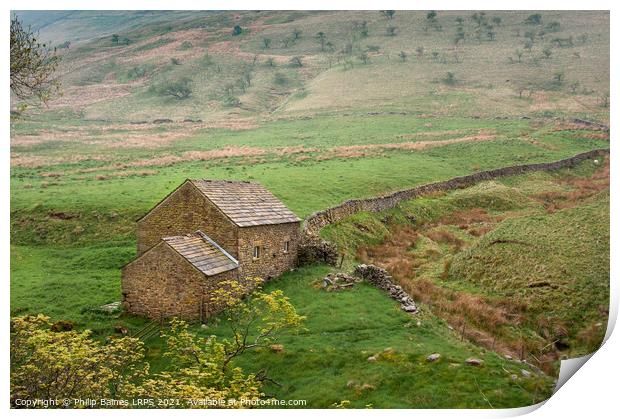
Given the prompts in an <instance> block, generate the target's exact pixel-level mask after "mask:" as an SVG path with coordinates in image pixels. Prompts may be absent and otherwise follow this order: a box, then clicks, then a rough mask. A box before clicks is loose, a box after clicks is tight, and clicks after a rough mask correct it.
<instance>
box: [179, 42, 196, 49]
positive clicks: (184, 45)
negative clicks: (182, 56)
mask: <svg viewBox="0 0 620 419" xmlns="http://www.w3.org/2000/svg"><path fill="white" fill-rule="evenodd" d="M191 48H193V45H192V43H191V42H189V41H183V43H182V44H181V47H180V48H179V49H180V50H182V51H185V50H188V49H191Z"/></svg>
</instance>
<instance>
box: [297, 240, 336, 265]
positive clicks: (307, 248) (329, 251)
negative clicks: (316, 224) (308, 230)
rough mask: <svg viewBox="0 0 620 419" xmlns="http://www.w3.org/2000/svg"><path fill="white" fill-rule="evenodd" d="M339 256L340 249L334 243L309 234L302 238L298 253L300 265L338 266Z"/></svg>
mask: <svg viewBox="0 0 620 419" xmlns="http://www.w3.org/2000/svg"><path fill="white" fill-rule="evenodd" d="M339 256H340V254H339V252H338V247H337V246H336V245H335V244H334V243H330V242H328V241H325V240H322V239H320V238H319V237H317V236H311V235H308V234H304V235H303V236H302V239H301V243H300V244H299V251H298V261H299V265H301V266H303V265H311V264H313V263H327V264H328V265H332V266H336V265H337V264H338V258H339Z"/></svg>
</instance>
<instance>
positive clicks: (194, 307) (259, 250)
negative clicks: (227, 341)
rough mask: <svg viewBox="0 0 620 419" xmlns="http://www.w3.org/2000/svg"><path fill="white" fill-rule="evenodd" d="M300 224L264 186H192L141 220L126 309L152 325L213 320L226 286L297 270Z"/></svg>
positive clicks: (126, 280)
mask: <svg viewBox="0 0 620 419" xmlns="http://www.w3.org/2000/svg"><path fill="white" fill-rule="evenodd" d="M300 221H301V220H300V219H299V218H298V217H297V216H296V215H295V214H293V213H292V212H291V211H290V210H289V209H288V208H286V206H285V205H284V204H283V203H282V202H281V201H280V200H279V199H278V198H276V197H275V196H274V195H273V194H272V193H271V192H269V191H268V190H267V189H266V188H265V187H263V186H262V185H260V184H259V183H256V182H244V181H222V180H206V179H199V180H191V179H188V180H186V181H185V182H184V183H183V184H181V185H180V186H179V187H178V188H177V189H175V190H174V191H173V192H172V193H170V194H169V195H168V196H167V197H166V198H164V199H163V200H162V201H161V202H160V203H159V204H157V205H156V206H155V207H154V208H153V209H151V210H150V211H149V212H148V213H147V214H146V215H144V216H143V217H142V218H141V219H139V220H138V228H137V241H138V256H137V258H136V259H135V260H133V261H132V262H130V263H128V264H127V265H125V267H124V268H123V271H122V291H123V305H124V307H125V309H126V310H127V311H128V312H130V313H133V314H138V315H143V316H147V317H150V318H160V317H172V316H177V317H182V318H186V319H193V320H196V319H202V318H205V317H208V316H209V315H210V314H213V313H214V312H216V311H217V308H216V307H208V304H206V303H205V301H208V300H209V298H208V296H209V293H210V292H212V291H213V290H214V289H216V288H217V286H218V283H220V282H221V281H226V280H231V279H234V280H239V281H242V280H243V279H244V278H248V277H260V278H263V279H266V280H267V279H270V278H272V277H276V276H278V275H280V274H282V273H283V272H285V271H287V270H289V269H291V268H293V267H294V266H295V265H296V263H297V248H298V245H299V240H300Z"/></svg>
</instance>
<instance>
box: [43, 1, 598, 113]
mask: <svg viewBox="0 0 620 419" xmlns="http://www.w3.org/2000/svg"><path fill="white" fill-rule="evenodd" d="M135 14H136V16H130V17H127V19H126V20H127V21H128V22H127V23H126V22H125V21H124V20H123V19H117V20H118V22H116V24H117V25H118V27H116V28H115V30H116V32H117V33H118V34H119V35H120V36H121V37H125V36H126V37H129V38H130V39H131V40H132V43H131V44H130V45H127V46H124V45H120V46H117V45H114V44H112V42H111V39H110V36H109V35H106V36H102V37H101V38H96V39H93V40H90V41H88V42H84V43H79V44H78V45H77V46H76V47H75V48H72V49H70V50H69V51H64V52H63V54H64V63H63V68H62V71H63V77H62V78H63V82H64V84H65V87H66V97H65V98H64V99H62V100H60V101H58V102H57V103H53V104H52V108H53V109H66V108H67V107H73V108H74V110H76V111H78V113H79V115H81V117H82V118H86V119H102V120H106V121H128V120H140V119H145V118H146V119H153V118H161V117H172V118H173V119H178V118H184V117H201V118H203V119H217V118H220V117H222V115H236V116H238V115H244V116H251V117H255V116H256V114H260V115H262V116H269V115H270V114H272V112H275V114H276V115H284V116H288V115H291V114H294V115H297V114H308V113H310V114H315V113H317V112H324V111H326V110H330V111H332V110H342V109H350V110H356V109H368V110H373V111H375V110H377V109H397V110H401V109H407V110H409V111H416V112H420V113H425V114H433V115H467V116H479V117H480V116H482V117H495V116H511V117H514V116H520V115H524V114H527V115H534V116H574V115H581V116H584V117H590V118H598V119H602V120H608V111H607V110H606V109H604V108H600V107H599V106H597V100H598V98H600V96H601V95H602V94H604V93H605V92H608V90H609V31H608V28H609V14H608V13H604V12H542V17H543V18H542V24H541V25H527V24H525V23H524V20H525V18H526V17H527V16H528V15H529V14H530V12H525V11H524V12H493V13H491V12H489V13H488V19H489V22H490V21H491V19H492V18H493V17H500V18H501V19H502V22H501V24H500V25H499V26H498V25H496V24H494V28H493V31H494V32H495V38H494V40H492V41H491V40H488V39H487V37H486V31H485V32H483V34H484V36H483V37H482V38H481V39H480V40H478V38H477V35H476V32H477V30H478V26H477V24H476V23H475V22H474V21H473V20H472V19H471V18H470V17H469V15H468V14H466V13H463V12H454V11H444V12H439V13H438V18H437V21H438V23H439V25H441V28H442V30H441V31H437V30H435V29H429V30H425V29H424V28H425V27H426V26H427V23H426V14H425V13H423V12H404V11H400V12H398V13H397V14H396V17H395V18H394V19H393V20H391V21H387V20H386V19H385V18H383V17H382V16H380V14H379V13H377V12H374V11H373V12H363V11H362V12H323V13H297V14H295V15H290V14H289V13H288V12H235V13H218V14H215V15H209V14H207V15H205V16H200V15H198V16H194V17H192V18H187V16H185V15H183V13H177V14H176V15H175V14H174V13H170V12H169V13H165V12H164V13H160V14H159V15H157V19H158V21H157V22H152V23H151V24H150V25H145V18H144V16H142V15H140V14H139V13H137V12H136V13H135ZM82 15H84V16H82ZM86 15H88V12H82V13H81V15H80V14H79V13H78V16H77V17H76V18H75V19H64V20H59V21H58V22H56V23H54V24H52V25H50V26H48V27H46V29H47V30H49V31H50V33H53V32H54V31H57V32H59V33H64V32H70V31H71V30H75V31H77V29H78V28H80V27H82V28H83V29H82V30H88V31H93V30H95V31H100V32H101V31H103V30H104V29H106V27H107V25H108V24H109V23H110V22H113V21H114V20H115V19H114V16H113V14H110V15H105V14H102V15H101V17H100V18H99V19H97V24H96V25H92V24H89V23H88V22H89V19H92V18H93V17H92V16H86ZM459 16H460V17H462V18H464V19H465V22H464V24H463V31H464V32H465V34H466V36H465V41H464V42H461V43H459V46H458V47H457V48H456V52H457V56H458V61H457V59H455V55H454V53H455V47H454V37H455V33H456V31H457V23H456V22H455V19H456V18H457V17H459ZM134 20H135V24H134V26H133V27H132V26H130V25H128V23H131V22H132V21H134ZM361 21H366V22H367V27H368V36H362V35H361V34H360V32H359V31H358V30H356V29H354V22H358V23H359V22H361ZM68 22H70V24H69V23H68ZM554 22H555V23H559V24H560V26H559V30H558V31H550V30H549V29H548V28H547V26H548V25H549V24H552V23H554ZM234 24H240V25H241V26H242V27H243V28H244V29H245V32H244V34H242V35H240V36H236V37H233V36H231V30H232V26H233V25H234ZM67 25H69V28H67V27H66V26H67ZM72 25H73V26H74V27H75V29H71V27H72ZM98 25H102V28H101V29H99V28H98ZM388 26H394V27H396V28H398V30H397V35H396V36H387V35H386V28H387V27H388ZM294 29H300V30H302V33H301V36H300V38H299V39H298V40H297V41H296V42H294V43H292V44H290V45H289V46H288V47H285V46H284V44H283V43H282V40H283V39H285V38H290V37H291V36H292V32H293V30H294ZM319 31H322V32H324V33H325V34H326V39H327V41H328V42H329V43H330V44H332V45H333V49H330V48H327V49H326V50H324V51H322V50H321V47H320V44H319V42H318V41H317V38H316V33H317V32H319ZM541 31H545V33H544V34H543V35H542V36H540V35H538V34H539V33H540V32H541ZM527 32H534V33H535V34H537V35H536V36H535V38H534V44H533V47H532V49H531V51H525V52H524V54H523V56H522V58H521V62H516V61H517V58H516V52H515V51H516V50H524V49H525V48H524V44H525V43H526V38H525V34H526V33H527ZM569 37H573V45H572V46H569V47H563V48H561V47H555V46H554V44H553V39H555V38H562V39H568V38H569ZM265 38H269V39H270V40H271V41H272V42H271V46H270V47H269V48H265V46H264V44H263V39H265ZM162 39H165V40H167V41H172V42H171V43H170V42H168V43H166V44H164V43H162V44H161V45H160V46H159V47H156V48H152V46H153V45H157V43H158V42H159V41H161V40H162ZM184 41H187V42H190V44H191V47H182V44H183V42H184ZM348 44H350V45H351V52H350V54H344V55H339V51H341V50H342V49H343V48H344V49H346V48H347V45H348ZM146 46H148V50H145V47H146ZM368 46H371V47H372V48H373V49H376V48H378V51H377V52H373V51H371V52H370V55H371V60H370V63H369V64H366V65H365V64H362V62H361V60H360V59H359V58H358V57H359V55H360V54H361V53H362V52H364V51H366V50H368ZM375 47H376V48H375ZM419 47H423V48H424V51H425V52H424V53H423V54H422V55H420V56H418V53H417V52H416V49H417V48H419ZM547 48H550V50H551V51H552V54H551V56H550V57H549V58H544V54H543V51H544V50H545V49H547ZM401 51H404V52H405V53H406V54H407V55H408V59H407V60H406V61H405V62H401V60H400V59H399V58H398V54H399V53H400V52H401ZM205 53H209V54H210V55H211V62H212V64H210V65H205V60H204V55H205ZM434 54H436V55H434ZM254 55H256V56H257V60H258V61H257V64H256V65H254V66H252V71H253V74H254V81H253V82H252V85H251V86H249V87H248V88H247V90H246V91H243V90H242V89H240V88H237V89H235V91H234V92H233V94H232V95H233V96H234V97H237V98H239V99H240V101H241V105H240V106H238V107H232V108H231V107H230V106H228V105H227V104H226V103H227V102H226V100H224V99H225V96H226V95H225V94H224V93H223V87H224V86H225V84H227V83H229V82H233V83H234V82H235V81H236V80H237V79H238V78H239V77H240V75H241V74H242V72H243V68H248V65H250V64H251V62H252V61H253V57H254ZM294 56H301V57H302V62H303V63H304V65H303V67H301V68H294V67H291V66H290V64H289V60H290V58H291V57H294ZM173 57H175V58H179V59H180V61H181V65H171V64H170V59H171V58H173ZM268 57H272V58H274V59H275V61H276V64H275V67H272V66H269V65H266V60H267V58H268ZM511 57H512V59H513V61H514V63H510V58H511ZM345 61H346V62H351V63H352V67H350V66H349V67H347V68H348V70H345V69H344V68H343V64H342V63H343V62H345ZM330 63H331V65H330ZM136 68H143V69H145V70H146V71H145V74H144V75H143V76H140V77H137V78H135V79H132V80H129V79H128V77H127V74H128V72H131V70H132V69H136ZM278 72H279V73H281V74H283V75H284V76H285V78H286V79H287V80H288V81H287V82H285V83H284V84H278V83H276V81H275V80H276V78H275V74H276V73H278ZM447 72H452V73H454V74H455V76H456V80H457V83H456V84H455V85H453V86H449V85H446V84H444V83H442V82H441V80H442V79H443V78H444V77H445V75H446V73H447ZM559 72H562V73H563V74H564V76H563V81H562V82H561V83H554V81H553V80H554V77H555V75H556V74H557V73H559ZM181 77H189V78H190V79H192V80H193V83H192V86H193V89H194V94H193V95H192V97H190V98H189V99H187V100H183V101H179V100H174V99H169V98H164V97H158V96H157V95H154V94H153V93H152V91H151V90H150V87H151V86H153V85H157V84H159V83H161V82H163V81H165V80H170V79H173V80H174V79H179V78H181ZM101 83H104V84H105V85H106V86H108V87H110V88H113V89H121V90H125V91H126V92H127V93H128V94H124V95H116V94H110V90H109V89H108V90H106V89H98V88H97V86H98V85H99V84H101ZM574 83H578V84H577V85H575V87H573V85H574ZM517 85H531V87H532V89H533V90H532V94H526V95H525V96H526V97H524V98H519V97H518V94H517V93H516V90H515V86H517ZM75 87H79V89H75ZM85 92H87V93H86V94H87V95H88V96H90V95H92V98H93V99H96V100H92V101H86V102H84V101H83V100H82V99H81V98H80V97H81V96H84V94H85Z"/></svg>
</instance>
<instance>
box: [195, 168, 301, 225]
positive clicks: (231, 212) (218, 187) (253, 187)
mask: <svg viewBox="0 0 620 419" xmlns="http://www.w3.org/2000/svg"><path fill="white" fill-rule="evenodd" d="M191 182H192V183H193V184H194V186H196V188H198V189H199V190H200V191H201V192H202V193H203V194H204V195H205V196H206V197H207V198H208V199H209V200H210V201H211V202H213V204H215V205H216V206H217V207H218V208H219V209H220V210H221V211H222V212H223V213H224V214H226V216H228V218H230V219H231V220H232V221H233V222H234V223H235V224H237V225H238V226H239V227H249V226H256V225H263V224H282V223H292V222H297V221H301V220H300V219H299V217H297V216H296V215H295V214H293V212H292V211H291V210H289V209H288V208H286V206H285V205H284V204H283V203H282V202H281V201H280V200H279V199H278V198H276V197H275V196H274V195H273V194H272V193H271V192H269V191H268V190H267V189H266V188H265V187H264V186H263V185H261V184H260V183H256V182H244V181H230V180H208V179H193V180H191Z"/></svg>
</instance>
